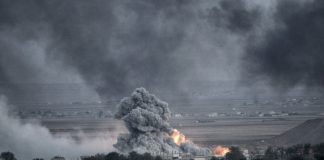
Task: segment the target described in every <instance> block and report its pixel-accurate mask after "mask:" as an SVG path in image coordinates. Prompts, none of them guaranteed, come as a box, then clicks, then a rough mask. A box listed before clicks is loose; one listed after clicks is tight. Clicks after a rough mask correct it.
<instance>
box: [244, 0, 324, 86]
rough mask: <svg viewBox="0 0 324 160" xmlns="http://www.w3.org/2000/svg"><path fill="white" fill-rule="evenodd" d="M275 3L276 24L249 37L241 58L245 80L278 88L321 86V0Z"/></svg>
mask: <svg viewBox="0 0 324 160" xmlns="http://www.w3.org/2000/svg"><path fill="white" fill-rule="evenodd" d="M274 6H275V7H274V10H275V12H274V13H273V19H274V24H275V26H274V27H272V28H271V29H270V30H268V31H266V32H265V33H264V36H263V37H262V39H254V40H252V41H251V42H252V43H251V44H249V46H248V47H247V51H246V54H245V55H244V57H243V60H244V65H243V67H244V68H246V70H245V72H244V73H243V74H244V75H245V77H246V78H245V79H246V80H247V81H255V80H257V79H263V80H266V81H268V82H270V84H272V86H275V87H276V88H281V89H282V88H284V89H285V88H286V89H287V88H293V87H295V86H298V85H302V86H306V87H310V88H323V86H324V76H323V75H324V63H323V60H324V54H323V52H324V47H323V46H324V45H323V44H324V40H323V36H324V32H323V27H324V3H323V1H321V0H312V1H304V0H299V1H293V0H283V1H278V2H277V4H276V5H274ZM247 77H248V78H247Z"/></svg>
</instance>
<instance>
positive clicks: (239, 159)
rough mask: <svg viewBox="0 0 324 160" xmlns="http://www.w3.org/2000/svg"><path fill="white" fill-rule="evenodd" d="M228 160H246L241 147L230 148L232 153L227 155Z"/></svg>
mask: <svg viewBox="0 0 324 160" xmlns="http://www.w3.org/2000/svg"><path fill="white" fill-rule="evenodd" d="M225 158H226V159H227V160H246V158H245V156H244V155H243V154H242V152H241V150H240V148H239V147H230V152H228V153H227V154H226V155H225Z"/></svg>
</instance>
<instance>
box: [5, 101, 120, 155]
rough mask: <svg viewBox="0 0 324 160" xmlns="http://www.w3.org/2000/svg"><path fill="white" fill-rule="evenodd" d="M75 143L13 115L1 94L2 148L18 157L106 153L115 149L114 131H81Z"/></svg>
mask: <svg viewBox="0 0 324 160" xmlns="http://www.w3.org/2000/svg"><path fill="white" fill-rule="evenodd" d="M78 136H79V138H80V141H78V142H76V141H75V140H74V139H73V138H72V137H71V136H68V135H66V136H61V137H55V136H53V135H52V134H51V133H50V132H49V130H48V129H47V128H45V127H43V126H41V125H39V124H36V123H23V122H21V120H20V119H19V118H16V117H14V116H11V115H10V114H9V111H8V105H7V103H6V100H5V98H4V97H0V140H1V141H0V151H11V152H13V153H14V154H15V155H16V156H17V157H18V159H32V158H36V157H38V158H39V157H41V158H45V159H50V158H52V157H53V156H56V155H61V156H65V157H67V158H73V159H76V158H79V156H81V155H89V154H96V153H107V152H109V151H112V150H114V148H113V147H112V144H113V143H114V141H115V137H114V136H113V133H109V134H107V135H101V136H100V135H98V137H97V138H88V137H86V136H84V135H83V134H82V133H80V135H78Z"/></svg>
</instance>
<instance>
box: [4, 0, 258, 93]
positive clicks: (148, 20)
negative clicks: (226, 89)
mask: <svg viewBox="0 0 324 160" xmlns="http://www.w3.org/2000/svg"><path fill="white" fill-rule="evenodd" d="M247 4H249V5H247ZM257 7H259V6H256V5H254V3H253V2H251V3H250V2H249V1H243V0H240V1H239V2H238V3H236V2H234V1H231V2H227V1H204V2H198V1H191V0H189V1H183V0H176V1H173V0H165V1H150V0H140V1H131V0H122V1H115V0H112V1H105V2H102V1H100V0H94V1H86V0H80V1H77V2H76V1H68V2H67V1H60V0H59V1H38V0H33V1H30V2H24V1H17V2H12V1H9V0H3V1H1V2H0V8H1V11H0V14H1V16H0V34H1V38H0V46H1V48H2V51H1V52H0V57H1V59H0V83H1V82H2V83H10V85H7V86H8V88H10V92H11V93H12V94H8V97H9V99H11V97H17V96H16V95H17V94H16V95H15V93H21V92H20V91H19V89H20V86H19V85H18V86H17V85H15V83H17V82H18V83H27V82H31V83H57V82H63V83H66V82H86V83H87V85H89V86H90V87H92V88H94V89H95V90H96V91H97V93H98V94H99V95H101V97H102V98H106V97H118V98H119V97H121V96H122V95H125V94H127V93H129V92H131V91H132V90H133V88H136V87H138V86H144V87H145V88H149V89H152V90H158V91H168V90H170V89H172V90H173V93H176V92H180V93H182V92H183V90H184V88H188V87H191V86H192V85H191V84H192V83H186V81H198V82H199V81H214V80H233V79H234V80H235V79H236V78H237V72H239V66H238V61H239V58H238V56H239V55H240V54H241V52H242V50H243V49H242V47H244V43H243V41H244V40H245V39H244V38H243V36H246V34H244V33H245V32H249V31H251V30H253V29H254V27H255V24H257V23H259V21H258V20H259V19H261V18H260V17H259V16H257V15H262V14H258V13H259V12H260V11H261V10H263V9H262V8H261V9H256V8H257ZM240 13H244V14H240ZM255 16H256V18H254V17H255ZM233 44H235V45H233ZM24 92H25V93H28V92H29V90H26V91H24ZM9 95H10V96H9ZM11 95H12V96H11ZM23 95H26V94H23Z"/></svg>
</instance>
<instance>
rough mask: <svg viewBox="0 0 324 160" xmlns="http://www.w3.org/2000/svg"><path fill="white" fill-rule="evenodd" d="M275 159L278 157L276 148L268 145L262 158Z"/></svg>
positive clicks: (265, 159)
mask: <svg viewBox="0 0 324 160" xmlns="http://www.w3.org/2000/svg"><path fill="white" fill-rule="evenodd" d="M275 159H278V155H277V152H276V150H275V149H274V148H272V147H268V148H267V150H266V151H265V153H264V160H275Z"/></svg>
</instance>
